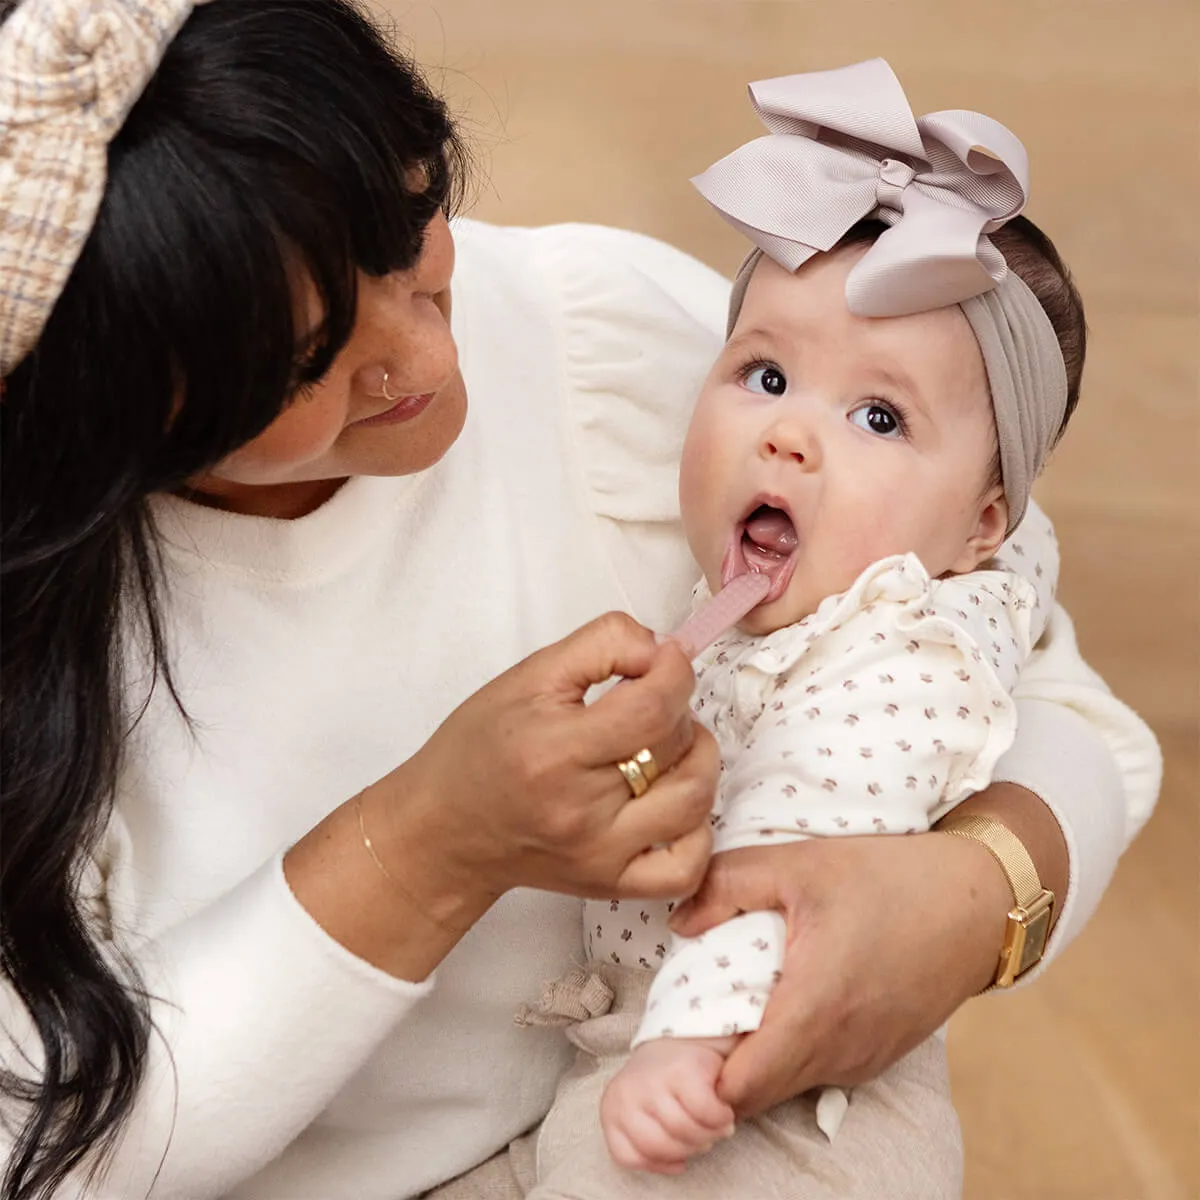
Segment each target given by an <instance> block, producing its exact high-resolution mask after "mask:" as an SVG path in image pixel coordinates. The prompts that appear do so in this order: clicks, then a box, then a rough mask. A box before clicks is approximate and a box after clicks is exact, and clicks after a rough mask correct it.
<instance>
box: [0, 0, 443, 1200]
mask: <svg viewBox="0 0 1200 1200" xmlns="http://www.w3.org/2000/svg"><path fill="white" fill-rule="evenodd" d="M460 165H461V152H460V148H459V144H458V142H457V140H456V138H455V134H454V130H453V126H452V124H451V122H450V120H449V117H448V115H447V112H446V110H445V107H444V106H443V104H442V102H441V101H440V100H439V99H437V98H436V97H435V96H434V95H433V94H432V93H431V92H430V91H429V90H428V88H427V87H426V85H425V84H424V83H423V82H422V80H421V79H420V77H419V76H418V75H417V74H416V72H415V70H414V69H413V67H412V66H411V65H410V64H409V63H407V62H405V61H404V60H403V59H401V58H400V57H398V56H397V54H396V52H395V51H394V50H392V49H389V48H388V47H387V46H386V45H385V43H384V41H383V40H382V39H381V36H380V34H379V33H378V31H377V30H376V29H375V28H374V27H373V26H372V25H371V23H370V22H369V20H368V19H367V18H365V17H364V16H363V15H362V14H361V13H360V12H359V11H358V10H357V9H356V8H355V7H353V5H352V3H350V2H349V0H214V2H213V3H211V4H208V5H205V6H203V7H201V8H198V9H197V10H196V11H195V12H194V13H193V15H192V16H191V17H190V19H189V20H188V21H187V23H186V24H185V26H184V27H183V29H182V31H181V32H180V33H179V35H178V37H177V38H176V39H175V41H174V42H173V44H172V45H171V46H170V48H169V49H168V51H167V54H166V56H165V58H164V60H163V62H162V65H161V67H160V68H159V70H158V72H157V73H156V75H155V76H154V78H153V80H152V81H151V83H150V85H149V86H148V87H147V89H146V91H145V92H144V94H143V95H142V97H141V98H140V100H139V101H138V103H137V105H136V106H135V107H134V109H133V111H132V112H131V113H130V115H129V118H128V120H127V121H126V122H125V125H124V127H123V128H122V130H121V132H120V134H119V135H118V137H117V138H116V140H115V141H114V142H113V143H112V145H111V147H110V150H109V155H108V170H109V174H108V184H107V188H106V191H105V194H104V200H103V203H102V205H101V208H100V212H99V215H98V217H97V220H96V224H95V227H94V229H93V230H92V233H91V236H90V237H89V239H88V241H87V243H86V245H85V247H84V249H83V253H82V255H81V257H80V259H79V261H78V263H77V264H76V266H75V269H74V271H73V272H72V274H71V277H70V280H69V282H68V284H67V286H66V289H65V290H64V292H63V294H62V296H61V298H60V299H59V301H58V303H57V305H56V306H55V308H54V310H53V313H52V314H51V317H50V320H49V322H48V324H47V326H46V328H45V331H44V333H43V334H42V337H41V339H40V340H39V342H38V344H37V346H36V347H35V348H34V350H33V351H32V352H31V353H30V354H29V355H28V356H27V357H26V358H25V359H24V360H23V361H22V362H21V363H20V364H19V365H18V366H17V367H16V368H15V369H14V370H13V371H12V373H11V375H10V376H9V378H8V379H6V380H5V381H4V385H3V388H4V390H3V399H2V400H0V438H2V446H3V473H2V476H0V502H2V507H0V523H2V528H3V534H2V536H3V542H2V554H3V557H2V560H0V563H2V583H0V639H2V643H0V653H2V655H3V670H4V705H3V712H2V720H0V726H2V730H0V734H2V741H0V751H2V756H3V757H2V764H0V765H2V768H3V787H2V797H0V805H2V808H0V820H2V822H3V842H2V847H0V905H2V917H3V926H2V930H0V964H2V966H3V970H4V973H5V976H6V977H7V981H8V983H9V985H10V986H11V987H12V988H13V989H14V991H15V992H16V994H17V995H18V996H19V997H20V999H21V1001H22V1002H23V1003H24V1005H25V1007H26V1009H27V1010H28V1012H29V1015H30V1017H31V1019H32V1022H33V1025H34V1027H35V1028H36V1030H37V1033H38V1035H39V1037H40V1040H41V1048H40V1060H41V1061H40V1063H39V1055H38V1053H37V1052H36V1051H35V1053H34V1054H33V1055H32V1060H33V1063H32V1064H10V1066H9V1069H7V1070H5V1071H4V1072H3V1073H2V1074H0V1087H2V1088H3V1092H4V1102H5V1106H6V1108H8V1109H9V1110H10V1112H9V1114H8V1115H9V1118H10V1120H11V1117H12V1110H13V1109H14V1108H15V1110H16V1116H17V1121H16V1125H17V1132H18V1137H17V1141H16V1145H15V1148H14V1149H13V1150H12V1152H11V1155H10V1157H9V1160H8V1164H7V1169H6V1171H5V1173H4V1177H3V1186H2V1194H3V1196H4V1197H5V1200H32V1198H35V1197H36V1198H42V1197H48V1196H50V1195H51V1194H52V1193H53V1192H54V1191H55V1190H56V1188H57V1187H58V1186H59V1185H60V1184H61V1183H62V1182H63V1181H64V1179H65V1178H66V1176H67V1175H68V1174H69V1173H70V1172H71V1171H73V1170H76V1169H81V1170H93V1169H95V1167H96V1164H97V1163H99V1162H100V1161H102V1157H103V1153H104V1151H105V1150H106V1149H109V1148H111V1146H112V1144H113V1142H114V1139H115V1137H116V1136H117V1134H118V1132H119V1129H120V1125H121V1123H122V1121H123V1120H124V1119H125V1118H126V1117H127V1116H128V1114H129V1112H130V1109H131V1107H132V1105H133V1103H134V1100H135V1097H136V1093H137V1088H138V1084H139V1081H140V1078H141V1073H142V1069H143V1062H144V1059H145V1055H146V1049H147V1043H148V1038H149V1035H150V1028H151V1025H150V1005H149V1001H148V998H147V997H146V995H145V994H144V993H143V992H142V991H141V990H140V986H139V979H138V976H137V973H136V971H135V970H134V968H133V966H132V964H131V963H129V962H128V961H125V960H124V959H122V958H121V957H120V956H119V955H118V954H117V953H116V951H115V950H114V949H113V944H111V943H109V944H102V942H101V941H100V940H99V939H98V937H97V935H96V932H95V930H94V929H93V928H92V927H91V926H90V924H89V921H88V920H87V918H86V915H85V913H84V912H83V911H82V910H81V902H80V897H79V881H80V874H81V870H82V868H83V865H84V863H85V862H86V859H87V856H88V854H89V852H90V851H92V850H94V849H95V847H96V845H97V842H98V839H99V838H100V836H101V834H102V833H103V830H104V827H105V824H106V821H107V819H108V816H109V812H110V808H111V805H112V801H113V792H114V787H115V783H116V778H117V774H118V770H119V766H120V762H121V749H122V743H123V742H124V740H125V738H126V736H127V734H128V732H129V728H130V724H131V721H134V720H136V717H137V714H138V712H139V708H144V705H145V702H146V700H147V699H148V697H147V696H145V695H142V696H131V695H130V694H129V690H128V688H127V681H126V679H125V676H124V673H123V662H124V661H125V660H126V658H127V656H128V655H129V654H131V653H133V654H136V655H137V656H138V658H139V661H142V660H143V659H144V658H145V657H149V658H150V659H151V660H152V662H153V664H154V667H155V672H154V676H153V677H154V678H155V679H156V680H157V681H158V684H159V686H167V687H169V688H171V690H172V691H174V687H173V684H172V682H171V677H170V671H169V668H168V665H167V658H166V650H167V646H166V634H167V630H166V627H165V622H164V619H163V617H162V611H163V610H162V607H161V602H160V596H159V593H160V589H161V576H160V573H159V571H158V559H157V553H156V542H155V539H154V531H153V528H152V525H151V522H150V518H149V515H148V508H147V498H148V497H149V496H150V494H151V493H154V492H158V491H166V490H171V489H175V488H178V487H180V486H181V485H183V484H184V482H185V481H186V480H188V479H189V478H191V477H193V476H194V475H195V474H196V473H197V472H199V471H201V470H202V469H204V468H206V467H209V466H211V465H212V464H213V463H215V462H217V461H218V460H220V459H221V458H222V457H224V456H225V455H226V454H228V453H229V452H230V451H231V450H233V449H234V448H236V447H238V446H239V445H241V444H243V443H244V442H246V441H247V440H248V439H250V438H252V437H254V436H255V435H256V434H258V433H259V432H260V431H262V430H263V429H264V428H265V427H266V426H267V425H268V424H270V422H271V421H272V420H273V419H274V418H275V417H276V416H277V415H278V414H279V412H280V411H281V410H282V408H283V407H284V406H285V405H286V404H288V403H290V402H291V401H290V399H289V398H290V396H291V395H292V394H293V393H294V391H295V389H296V387H297V386H298V385H300V384H303V383H305V382H307V381H311V380H313V379H316V378H318V377H319V376H320V375H321V374H322V373H323V372H324V371H325V370H326V369H327V368H328V366H329V364H330V362H331V361H332V359H333V358H334V356H335V355H336V354H337V352H338V351H339V349H340V348H341V347H342V346H343V345H344V344H345V342H346V340H347V338H348V337H349V334H350V332H351V329H352V328H353V325H354V320H355V299H356V290H355V280H356V276H357V271H358V270H362V271H364V272H366V273H368V274H370V275H376V276H378V275H383V274H386V273H388V272H391V271H396V270H403V269H405V268H408V267H411V266H412V265H413V264H414V263H415V261H416V259H417V257H418V255H419V253H420V249H421V244H422V239H423V236H424V230H425V227H426V225H427V224H428V222H429V220H430V219H431V217H432V216H433V215H434V214H435V212H436V211H437V210H438V209H439V208H443V209H447V210H448V209H449V208H450V207H452V204H453V201H454V200H455V199H456V198H457V197H456V194H455V192H456V187H457V183H458V181H459V180H460V179H461V173H460V171H459V169H458V168H459V167H460ZM414 168H416V169H414ZM305 275H307V277H308V278H309V279H311V280H312V282H313V284H314V285H315V287H316V290H317V292H318V294H319V296H320V297H321V300H322V302H323V307H324V320H323V323H322V325H321V326H320V329H319V332H318V336H317V337H316V338H315V339H314V340H312V341H311V342H310V343H309V344H307V345H305V346H304V347H303V348H301V349H298V346H297V338H298V335H299V333H300V332H301V331H299V330H297V329H296V328H295V327H294V326H293V311H294V309H293V301H294V285H295V283H296V280H297V277H298V276H300V277H303V276H305ZM296 402H297V403H303V400H297V401H296ZM131 641H132V643H133V644H132V646H131V645H130V643H131ZM130 675H131V676H132V672H131V673H130ZM129 687H132V684H131V683H130V684H129ZM34 1064H36V1065H34ZM22 1065H24V1067H25V1069H24V1070H22V1069H21V1067H22Z"/></svg>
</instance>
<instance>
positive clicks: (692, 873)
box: [615, 820, 712, 900]
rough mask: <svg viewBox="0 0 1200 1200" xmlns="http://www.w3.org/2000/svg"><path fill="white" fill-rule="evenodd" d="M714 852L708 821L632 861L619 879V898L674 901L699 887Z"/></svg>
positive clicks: (617, 887)
mask: <svg viewBox="0 0 1200 1200" xmlns="http://www.w3.org/2000/svg"><path fill="white" fill-rule="evenodd" d="M711 853H712V830H711V829H710V828H709V825H708V821H707V820H705V821H704V823H703V824H702V825H699V826H697V827H696V828H695V829H693V830H692V831H691V832H690V833H685V834H684V835H683V836H682V837H678V838H676V839H675V840H674V841H673V842H670V843H669V844H668V845H665V846H655V847H654V848H653V849H650V850H644V851H642V853H641V854H639V855H637V856H636V857H635V858H633V859H631V860H630V862H629V865H628V866H627V867H626V868H625V870H624V871H622V872H621V874H620V876H619V878H618V879H617V885H616V889H615V894H616V895H617V896H629V897H631V898H632V897H634V896H636V897H639V898H642V899H646V900H670V899H673V898H674V897H676V896H686V895H687V894H688V893H689V892H691V891H693V890H694V889H695V888H696V887H698V886H699V884H700V880H701V879H703V878H704V868H705V867H706V866H708V858H709V855H710V854H711Z"/></svg>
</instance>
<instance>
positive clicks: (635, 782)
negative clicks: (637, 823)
mask: <svg viewBox="0 0 1200 1200" xmlns="http://www.w3.org/2000/svg"><path fill="white" fill-rule="evenodd" d="M617 770H618V771H620V772H621V774H622V775H624V776H625V782H626V783H627V784H629V790H630V791H631V792H632V793H633V798H634V799H635V800H636V799H637V798H638V797H639V796H644V795H645V794H646V793H647V792H648V791H649V790H650V784H649V783H647V782H646V776H645V775H644V774H643V773H642V768H641V767H640V766H639V765H638V762H637V759H635V758H627V759H625V761H624V762H619V763H617Z"/></svg>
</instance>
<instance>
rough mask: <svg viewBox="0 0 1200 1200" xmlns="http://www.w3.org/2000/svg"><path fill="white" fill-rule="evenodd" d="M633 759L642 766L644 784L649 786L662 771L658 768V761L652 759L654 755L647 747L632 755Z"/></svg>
mask: <svg viewBox="0 0 1200 1200" xmlns="http://www.w3.org/2000/svg"><path fill="white" fill-rule="evenodd" d="M633 761H634V762H635V763H637V765H638V766H639V767H641V768H642V774H643V775H645V777H646V786H647V787H649V786H650V785H651V784H652V783H653V782H654V781H655V780H656V779H657V778H658V777H659V776H660V775H661V774H662V772H661V771H660V770H659V769H658V763H656V762H655V761H654V755H653V754H651V753H650V750H649V748H647V749H645V750H639V751H638V752H637V753H636V754H635V755H634V756H633Z"/></svg>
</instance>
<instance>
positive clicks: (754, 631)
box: [737, 592, 813, 637]
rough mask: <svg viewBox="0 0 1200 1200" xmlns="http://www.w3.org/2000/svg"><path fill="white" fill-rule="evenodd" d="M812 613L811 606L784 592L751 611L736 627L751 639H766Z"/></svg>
mask: <svg viewBox="0 0 1200 1200" xmlns="http://www.w3.org/2000/svg"><path fill="white" fill-rule="evenodd" d="M812 611H813V608H812V606H811V605H808V604H805V603H804V602H803V601H802V600H800V599H799V598H798V597H795V596H791V595H789V594H788V593H787V592H785V593H784V594H783V595H782V596H780V597H779V599H778V600H774V601H772V602H771V603H770V604H760V605H759V606H758V607H757V608H755V609H752V610H751V611H750V612H749V613H748V614H747V615H746V616H745V617H743V618H742V619H741V620H740V621H739V622H738V626H737V627H738V628H739V629H740V630H741V631H742V632H743V633H748V634H751V635H752V636H753V637H766V636H767V634H769V633H775V632H776V631H777V630H779V629H786V628H787V626H789V625H795V624H797V623H798V622H800V621H803V620H804V618H805V617H807V616H808V615H809V614H810V613H811V612H812Z"/></svg>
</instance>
